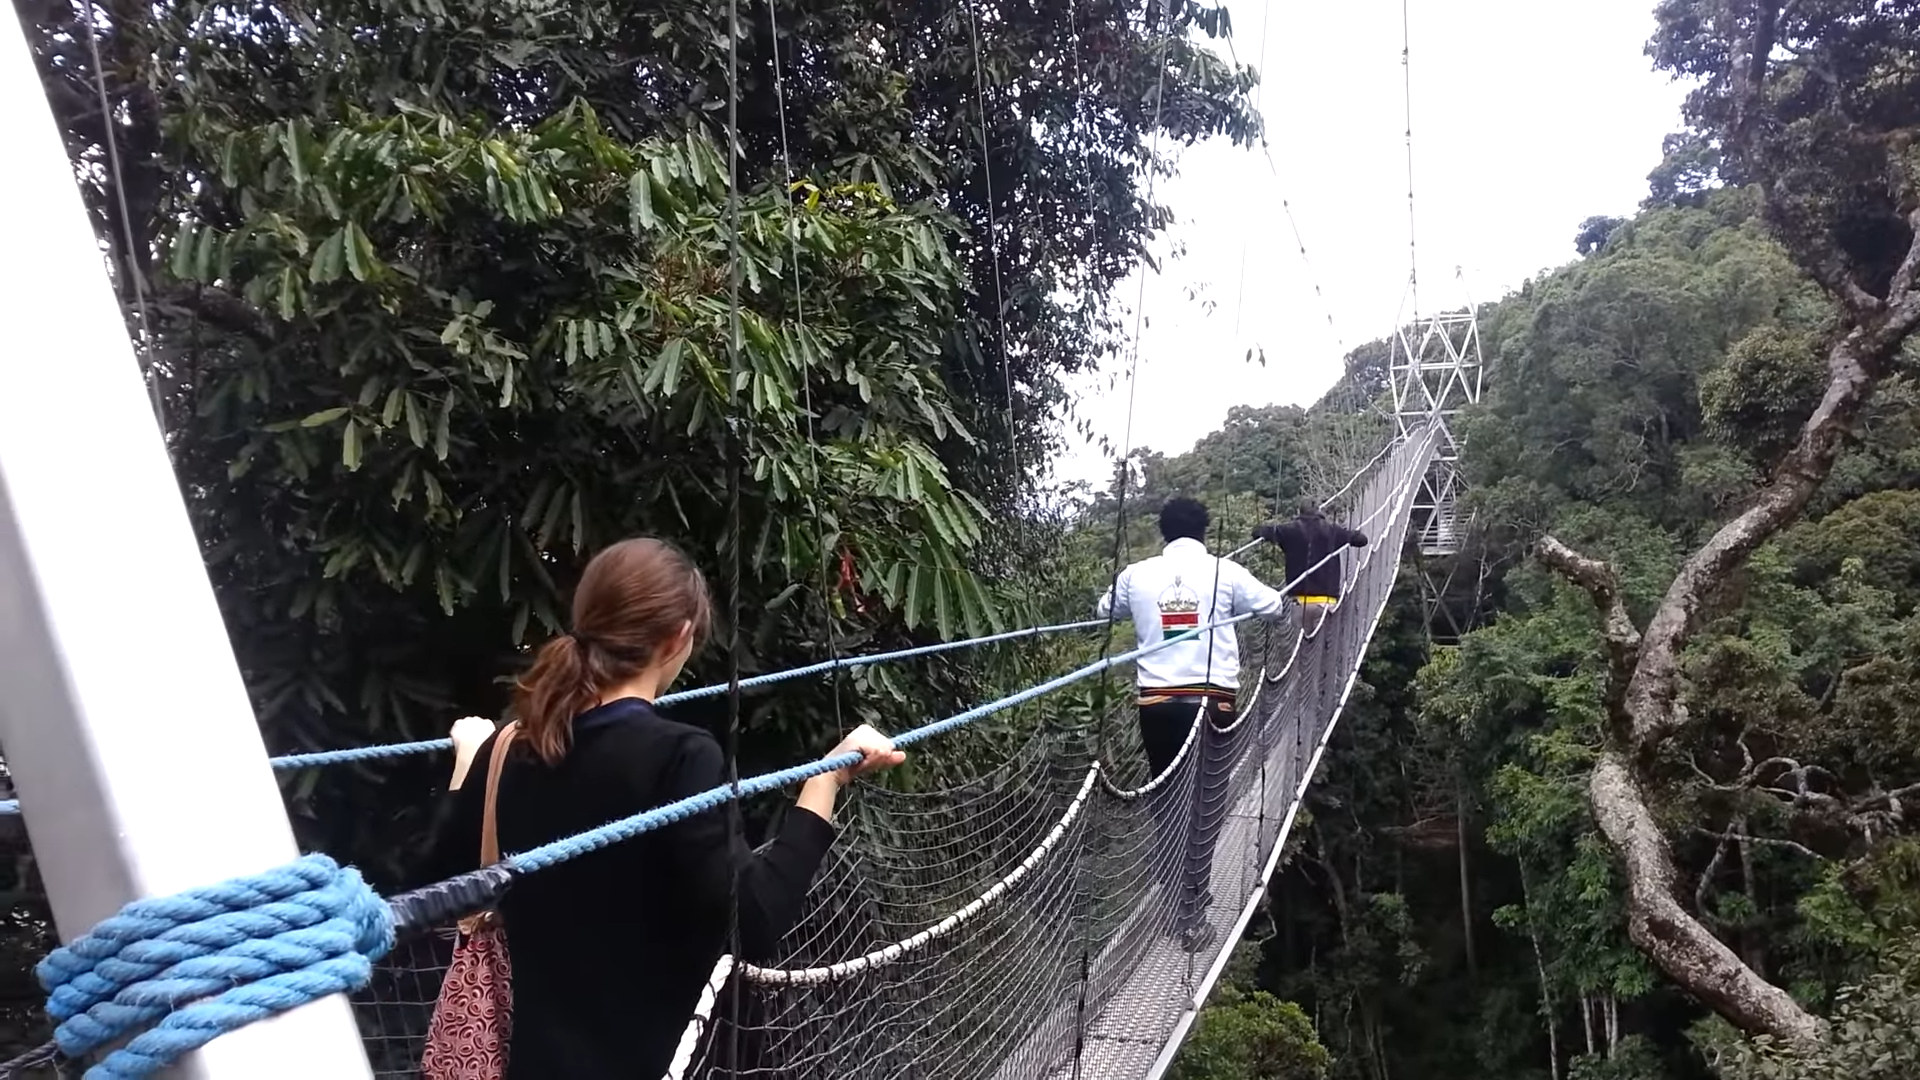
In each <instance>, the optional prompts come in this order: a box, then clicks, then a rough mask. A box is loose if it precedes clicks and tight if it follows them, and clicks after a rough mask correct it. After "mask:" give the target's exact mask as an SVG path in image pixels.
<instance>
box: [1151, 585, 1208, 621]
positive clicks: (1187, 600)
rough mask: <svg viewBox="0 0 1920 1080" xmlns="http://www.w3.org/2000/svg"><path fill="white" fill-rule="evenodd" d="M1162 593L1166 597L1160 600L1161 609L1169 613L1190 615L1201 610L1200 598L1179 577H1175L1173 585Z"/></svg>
mask: <svg viewBox="0 0 1920 1080" xmlns="http://www.w3.org/2000/svg"><path fill="white" fill-rule="evenodd" d="M1160 595H1161V596H1162V597H1164V599H1162V600H1161V601H1160V610H1161V611H1162V612H1164V613H1166V614H1168V615H1190V614H1192V613H1193V612H1196V611H1199V610H1200V598H1199V597H1198V596H1195V595H1194V593H1193V590H1191V589H1188V588H1187V587H1186V586H1185V585H1184V584H1182V583H1181V581H1180V579H1179V578H1174V579H1173V587H1172V588H1170V589H1168V590H1167V591H1166V592H1164V593H1161V594H1160Z"/></svg>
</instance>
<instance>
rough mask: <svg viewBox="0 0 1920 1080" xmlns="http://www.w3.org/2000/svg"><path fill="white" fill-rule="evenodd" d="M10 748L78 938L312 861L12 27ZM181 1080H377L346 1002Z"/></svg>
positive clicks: (3, 362) (28, 811)
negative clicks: (240, 880) (142, 900)
mask: <svg viewBox="0 0 1920 1080" xmlns="http://www.w3.org/2000/svg"><path fill="white" fill-rule="evenodd" d="M0 146H5V147H7V148H8V149H9V150H10V151H11V154H12V160H13V164H12V165H10V166H8V167H7V169H6V170H5V171H0V195H4V198H3V199H0V201H3V202H4V203H5V205H6V207H7V209H6V211H5V212H4V213H0V251H4V252H6V253H7V256H8V257H7V258H6V259H3V260H0V334H4V335H5V342H4V344H3V345H0V688H4V689H0V745H4V747H5V753H6V767H7V769H8V770H9V771H10V772H11V774H12V775H11V778H12V781H13V783H14V784H15V785H16V786H17V787H18V789H19V793H20V800H21V804H22V809H23V811H24V817H25V821H26V828H27V833H28V836H29V837H30V838H31V840H32V842H33V851H34V856H35V859H36V861H37V863H38V865H39V867H40V870H41V873H42V876H43V877H44V879H45V881H46V884H47V898H48V900H49V902H50V903H51V905H52V908H53V918H54V922H55V923H56V924H57V925H58V928H59V931H60V934H61V936H62V937H63V938H65V939H67V940H71V939H73V938H74V937H76V936H78V935H79V934H81V933H84V932H85V931H87V930H89V929H91V928H92V927H93V925H94V924H95V923H97V922H99V921H100V920H101V919H104V918H106V917H107V916H109V915H112V914H113V913H114V912H116V911H117V910H119V908H120V906H121V905H122V904H124V903H126V902H127V901H129V900H132V899H135V898H136V897H143V896H156V895H165V894H168V893H174V892H179V891H181V890H183V889H188V888H192V887H194V886H199V885H210V884H213V883H216V882H219V881H222V880H224V879H226V878H229V877H233V876H236V875H240V874H251V873H256V872H258V871H261V870H266V869H269V868H271V867H274V866H278V865H280V864H282V863H285V862H287V861H289V860H291V859H293V858H294V857H295V855H296V854H298V852H297V849H296V848H295V846H294V840H293V830H292V828H291V827H289V825H288V823H287V815H286V809H285V806H284V804H283V803H282V802H281V797H280V789H279V786H278V785H277V784H276V783H275V782H274V778H273V773H272V771H271V770H270V769H269V768H268V765H267V752H266V747H265V746H264V745H263V744H262V743H261V740H260V729H259V727H258V726H257V724H256V723H255V720H254V715H253V707H252V704H251V702H249V701H248V699H247V690H246V687H245V686H244V685H242V683H241V681H240V669H239V667H238V665H237V664H235V662H234V657H233V647H232V645H231V643H230V642H229V640H228V638H227V628H226V626H225V624H224V623H222V621H221V618H220V610H219V608H218V607H217V606H216V605H215V602H214V596H213V589H212V587H211V586H210V585H209V583H208V581H207V570H206V565H205V563H204V562H203V561H202V560H201V555H200V545H199V543H198V542H197V541H196V540H195V538H194V534H193V528H192V525H191V523H190V522H189V521H188V518H187V508H186V504H185V503H184V502H183V501H182V499H181V495H180V482H179V480H178V478H177V477H175V475H174V473H173V469H172V467H171V466H170V464H169V462H168V460H167V451H166V448H165V445H164V444H163V441H162V439H161V436H160V432H159V430H158V428H157V425H156V424H155V423H154V414H153V408H152V405H151V403H150V402H149V400H148V397H147V392H146V388H145V385H144V383H145V380H144V379H142V378H141V375H140V368H139V365H138V363H137V361H136V359H135V356H134V352H133V346H132V343H131V342H130V341H129V339H128V335H127V330H126V322H125V320H124V319H123V317H122V316H121V312H120V306H119V303H118V301H117V300H116V299H115V298H114V295H113V289H112V285H111V282H110V281H109V279H108V277H107V275H106V273H105V268H104V266H103V265H102V260H101V256H100V245H99V243H98V242H97V240H96V238H95V237H94V233H93V228H92V225H91V224H90V223H89V222H88V220H87V212H86V208H85V206H84V205H83V204H82V202H81V199H80V192H79V189H78V188H76V187H75V186H74V174H73V168H72V166H71V165H69V164H68V161H67V154H66V148H65V147H64V146H63V145H62V143H61V138H60V132H59V129H58V128H57V127H56V126H55V124H54V121H53V115H52V112H51V110H49V109H48V107H47V100H46V96H45V91H44V90H43V89H42V88H41V85H40V78H39V75H38V73H37V72H36V71H35V69H34V62H33V55H32V54H31V53H30V52H29V51H28V46H27V39H26V35H25V34H24V32H23V29H22V27H21V25H20V23H19V21H18V20H17V19H16V18H15V17H14V15H13V14H11V13H9V14H7V15H3V16H0ZM167 1075H168V1076H170V1077H173V1078H175V1080H265V1078H271V1080H356V1078H358V1080H366V1078H367V1077H368V1076H369V1075H370V1070H369V1069H368V1066H367V1058H366V1053H365V1051H364V1050H363V1049H362V1048H361V1045H360V1038H359V1034H358V1030H357V1029H356V1027H355V1026H354V1019H353V1014H352V1012H351V1011H350V1010H349V1008H348V1005H347V1001H346V999H345V998H343V997H331V998H327V999H325V1000H322V1001H317V1002H314V1003H312V1004H310V1005H306V1006H303V1007H301V1008H298V1009H295V1010H293V1011H291V1012H289V1013H286V1014H284V1015H282V1016H279V1017H276V1018H274V1019H271V1020H266V1021H263V1022H261V1023H258V1024H252V1025H249V1026H247V1027H245V1028H242V1029H241V1030H239V1031H236V1032H233V1033H232V1034H229V1035H225V1036H223V1037H221V1038H218V1039H215V1040H214V1041H213V1042H212V1043H210V1044H208V1045H207V1046H206V1047H204V1048H202V1049H201V1050H199V1051H197V1052H196V1053H194V1054H192V1055H189V1056H188V1057H187V1058H186V1059H184V1060H183V1061H182V1062H181V1064H180V1065H179V1067H177V1068H176V1069H173V1070H170V1071H169V1072H168V1073H167Z"/></svg>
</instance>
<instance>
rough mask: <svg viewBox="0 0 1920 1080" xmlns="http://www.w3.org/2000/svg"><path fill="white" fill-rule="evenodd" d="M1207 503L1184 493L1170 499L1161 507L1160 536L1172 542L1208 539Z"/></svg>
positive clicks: (1203, 540)
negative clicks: (1188, 496)
mask: <svg viewBox="0 0 1920 1080" xmlns="http://www.w3.org/2000/svg"><path fill="white" fill-rule="evenodd" d="M1209 520H1211V519H1210V518H1209V517H1208V516H1207V508H1206V505H1205V504H1204V503H1202V502H1200V500H1198V499H1189V498H1187V497H1186V496H1184V495H1181V496H1178V497H1176V498H1172V499H1168V500H1167V504H1166V505H1165V506H1162V507H1161V508H1160V537H1161V539H1163V540H1165V541H1166V542H1167V543H1169V544H1171V543H1173V542H1174V541H1175V540H1199V541H1201V542H1203V543H1204V542H1205V541H1206V539H1207V523H1208V521H1209Z"/></svg>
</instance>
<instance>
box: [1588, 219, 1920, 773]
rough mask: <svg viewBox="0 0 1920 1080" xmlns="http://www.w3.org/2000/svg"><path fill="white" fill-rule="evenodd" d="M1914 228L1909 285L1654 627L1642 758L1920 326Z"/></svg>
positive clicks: (1640, 691) (1858, 326)
mask: <svg viewBox="0 0 1920 1080" xmlns="http://www.w3.org/2000/svg"><path fill="white" fill-rule="evenodd" d="M1914 224H1915V226H1916V231H1915V233H1914V240H1913V243H1912V244H1911V245H1909V249H1908V252H1907V259H1906V262H1905V263H1903V264H1902V271H1903V273H1904V280H1905V282H1906V284H1905V286H1904V287H1902V288H1899V289H1897V290H1895V291H1894V292H1892V293H1890V295H1889V296H1888V298H1887V302H1886V304H1885V306H1884V307H1883V308H1882V309H1881V310H1880V311H1879V312H1877V313H1875V314H1873V315H1870V316H1867V317H1865V318H1862V319H1860V321H1858V322H1857V323H1855V325H1854V327H1853V329H1851V330H1849V331H1847V333H1846V334H1845V335H1844V336H1842V337H1841V338H1840V339H1839V340H1838V341H1836V342H1834V343H1833V345H1832V346H1831V347H1830V348H1829V349H1828V351H1827V389H1826V393H1825V394H1824V395H1822V397H1821V399H1820V404H1819V405H1818V406H1817V407H1816V408H1815V409H1814V411H1813V415H1811V416H1809V417H1808V418H1807V422H1806V423H1805V424H1804V425H1803V426H1802V427H1801V429H1800V438H1799V439H1798V441H1796V442H1795V443H1794V445H1793V448H1792V449H1791V450H1789V451H1787V454H1786V456H1785V457H1783V458H1781V459H1780V461H1779V463H1778V464H1776V465H1775V466H1774V467H1773V472H1772V475H1771V476H1770V477H1769V478H1768V480H1767V483H1766V484H1765V485H1764V486H1763V487H1762V488H1761V489H1760V491H1759V493H1758V494H1757V495H1756V496H1755V497H1754V499H1753V502H1752V503H1750V504H1749V505H1748V506H1747V508H1746V510H1744V511H1742V512H1741V513H1740V514H1739V515H1738V516H1736V517H1734V518H1733V520H1731V521H1729V522H1727V523H1726V524H1725V525H1722V526H1721V527H1720V528H1719V529H1718V530H1717V531H1716V532H1715V533H1714V534H1713V536H1712V537H1711V538H1710V539H1708V541H1707V542H1706V543H1705V544H1703V545H1702V546H1701V547H1700V549H1699V550H1698V551H1695V552H1694V553H1693V555H1692V557H1690V558H1689V559H1688V560H1687V562H1686V565H1684V566H1682V567H1681V568H1680V573H1679V574H1678V575H1677V576H1675V577H1674V579H1673V584H1672V586H1671V587H1669V588H1668V589H1667V595H1666V597H1665V598H1664V599H1663V600H1662V601H1661V602H1660V606H1659V608H1658V609H1656V610H1655V611H1654V614H1653V618H1652V619H1651V620H1649V621H1648V623H1647V629H1646V633H1645V639H1644V641H1643V643H1642V645H1641V649H1640V660H1639V664H1638V665H1637V666H1636V667H1635V669H1634V673H1633V681H1632V683H1631V684H1630V685H1629V686H1628V687H1627V695H1626V708H1627V712H1628V713H1629V714H1630V715H1631V716H1632V726H1633V740H1634V743H1635V744H1636V747H1637V748H1638V749H1642V750H1644V749H1646V748H1648V747H1651V746H1652V745H1653V744H1655V743H1657V742H1659V741H1660V740H1661V739H1663V738H1665V737H1666V736H1667V735H1669V734H1671V733H1672V732H1673V731H1674V730H1675V729H1676V728H1678V727H1679V726H1680V725H1681V724H1683V723H1685V722H1686V716H1685V713H1684V711H1683V710H1682V709H1681V708H1680V705H1679V693H1680V654H1681V652H1682V650H1684V649H1685V648H1686V645H1687V642H1688V640H1689V639H1690V638H1691V637H1692V634H1693V631H1694V628H1695V625H1696V621H1697V620H1698V618H1699V614H1700V610H1701V608H1702V607H1703V606H1704V605H1705V604H1706V603H1707V602H1708V601H1709V600H1711V599H1712V598H1713V596H1714V595H1715V594H1716V593H1718V592H1719V590H1720V589H1721V587H1722V586H1723V585H1725V584H1726V581H1727V578H1728V577H1729V576H1730V575H1731V574H1732V573H1733V572H1734V571H1735V570H1737V569H1738V568H1739V567H1740V566H1741V565H1742V564H1743V563H1745V562H1746V560H1747V557H1748V556H1750V555H1752V554H1753V552H1754V550H1755V549H1756V548H1758V547H1759V546H1760V545H1761V544H1763V543H1765V542H1766V541H1767V539H1768V538H1770V537H1772V536H1773V535H1774V534H1775V533H1777V532H1779V531H1780V530H1781V529H1782V528H1783V527H1785V526H1786V525H1787V524H1788V523H1789V522H1791V521H1793V519H1794V518H1796V517H1798V516H1799V514H1800V512H1801V510H1803V509H1804V508H1805V507H1806V505H1807V500H1809V499H1811V498H1812V497H1813V494H1814V492H1816V491H1818V490H1819V488H1820V485H1821V484H1822V483H1824V482H1826V479H1827V476H1828V474H1830V473H1831V472H1832V471H1833V464H1834V462H1835V461H1836V460H1838V458H1839V457H1840V451H1841V450H1842V449H1843V448H1844V446H1845V444H1846V440H1847V438H1848V436H1849V435H1850V434H1851V433H1852V431H1853V425H1854V423H1855V422H1856V421H1857V420H1859V418H1860V415H1861V413H1862V412H1864V411H1865V409H1866V406H1867V403H1868V402H1869V401H1870V400H1871V399H1872V397H1873V390H1874V387H1875V386H1876V385H1878V384H1879V382H1880V379H1881V378H1882V377H1883V376H1884V375H1885V374H1886V372H1887V370H1888V368H1889V366H1890V365H1891V362H1892V359H1893V357H1894V355H1895V354H1896V353H1897V352H1898V351H1899V348H1900V346H1901V344H1902V343H1904V342H1905V341H1906V339H1907V337H1908V336H1909V335H1910V334H1912V333H1913V331H1914V328H1915V327H1916V326H1920V292H1915V291H1914V289H1913V287H1912V285H1913V277H1914V275H1915V272H1916V271H1914V270H1910V269H1909V268H1908V267H1909V265H1910V264H1911V265H1913V266H1916V267H1920V213H1916V215H1915V217H1914Z"/></svg>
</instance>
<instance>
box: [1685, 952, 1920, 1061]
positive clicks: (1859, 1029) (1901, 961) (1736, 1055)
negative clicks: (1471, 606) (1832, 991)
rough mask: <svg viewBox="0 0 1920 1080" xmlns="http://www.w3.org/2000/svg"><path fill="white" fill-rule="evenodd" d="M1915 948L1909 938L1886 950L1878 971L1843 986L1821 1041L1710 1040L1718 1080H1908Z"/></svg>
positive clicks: (1918, 1013)
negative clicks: (1808, 1045) (1813, 1044)
mask: <svg viewBox="0 0 1920 1080" xmlns="http://www.w3.org/2000/svg"><path fill="white" fill-rule="evenodd" d="M1915 1031H1920V947H1916V943H1915V942H1914V941H1912V940H1907V941H1904V942H1902V943H1900V944H1899V945H1897V946H1895V947H1893V948H1891V949H1889V950H1888V952H1887V954H1886V959H1885V961H1884V963H1883V964H1882V965H1881V967H1880V969H1879V970H1878V971H1875V972H1874V973H1873V974H1871V975H1869V976H1868V977H1867V978H1866V979H1864V980H1862V981H1861V982H1859V983H1855V984H1850V985H1848V986H1845V987H1842V988H1841V989H1840V991H1839V993H1838V994H1837V995H1836V1002H1835V1005H1834V1010H1833V1035H1832V1037H1831V1039H1830V1040H1829V1041H1828V1043H1827V1044H1826V1045H1824V1046H1821V1047H1817V1048H1812V1049H1802V1048H1796V1047H1791V1046H1782V1045H1780V1044H1778V1043H1777V1042H1775V1041H1774V1040H1772V1039H1770V1038H1768V1037H1766V1036H1761V1037H1759V1038H1757V1039H1754V1040H1752V1041H1750V1042H1742V1041H1739V1040H1736V1039H1733V1038H1731V1037H1730V1034H1729V1033H1728V1032H1727V1031H1726V1030H1724V1029H1717V1030H1715V1031H1714V1032H1712V1033H1711V1034H1710V1035H1708V1036H1707V1039H1708V1040H1709V1041H1710V1042H1711V1043H1713V1044H1716V1045H1715V1058H1716V1060H1715V1063H1714V1064H1715V1071H1716V1072H1717V1073H1718V1075H1719V1076H1720V1077H1721V1080H1906V1078H1907V1077H1911V1076H1914V1075H1916V1074H1920V1043H1917V1042H1916V1041H1915V1040H1914V1037H1913V1033H1914V1032H1915Z"/></svg>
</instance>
